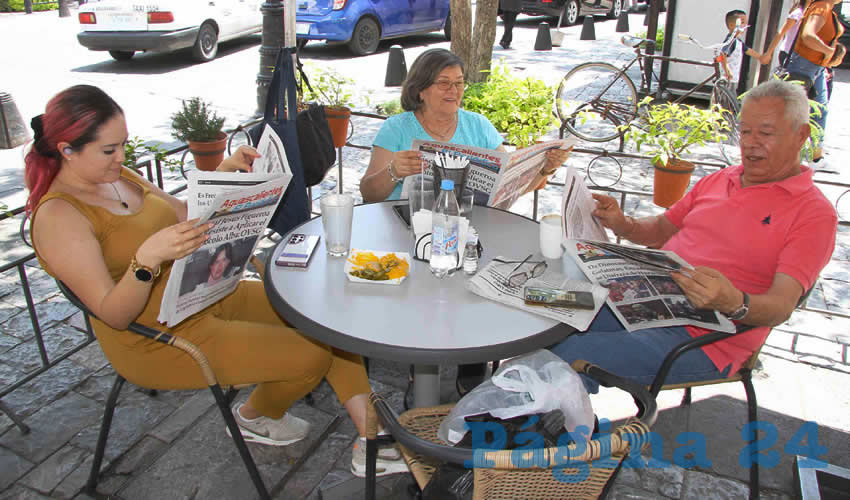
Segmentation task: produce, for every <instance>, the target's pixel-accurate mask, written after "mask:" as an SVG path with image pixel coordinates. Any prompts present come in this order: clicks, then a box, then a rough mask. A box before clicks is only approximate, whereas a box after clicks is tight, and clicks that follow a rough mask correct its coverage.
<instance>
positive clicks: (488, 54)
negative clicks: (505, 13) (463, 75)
mask: <svg viewBox="0 0 850 500" xmlns="http://www.w3.org/2000/svg"><path fill="white" fill-rule="evenodd" d="M498 12H499V0H477V6H476V8H475V21H476V22H475V34H474V36H473V37H472V47H471V49H470V57H469V59H468V60H466V61H467V68H468V69H467V74H468V75H469V78H468V79H469V81H470V82H483V81H484V80H486V79H487V77H488V76H490V73H489V71H490V60H491V59H492V58H493V42H494V41H495V40H496V16H497V15H498Z"/></svg>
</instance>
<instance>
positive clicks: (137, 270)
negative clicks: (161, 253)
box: [130, 255, 162, 283]
mask: <svg viewBox="0 0 850 500" xmlns="http://www.w3.org/2000/svg"><path fill="white" fill-rule="evenodd" d="M130 269H131V270H132V271H133V276H134V277H135V278H136V279H137V280H139V281H142V282H145V283H147V282H150V281H153V280H154V279H156V278H157V277H159V273H160V272H162V266H157V268H156V270H155V271H154V270H153V269H152V268H150V267H148V266H145V265H143V264H139V261H137V260H136V256H135V255H134V256H133V259H132V260H131V261H130Z"/></svg>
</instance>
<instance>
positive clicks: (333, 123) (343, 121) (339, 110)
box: [325, 107, 351, 148]
mask: <svg viewBox="0 0 850 500" xmlns="http://www.w3.org/2000/svg"><path fill="white" fill-rule="evenodd" d="M325 116H327V118H328V127H330V129H331V135H332V136H333V138H334V147H336V148H341V147H343V146H345V140H346V139H348V122H349V120H351V110H350V109H348V108H343V107H326V108H325Z"/></svg>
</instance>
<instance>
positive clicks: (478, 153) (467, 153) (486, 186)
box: [402, 137, 576, 209]
mask: <svg viewBox="0 0 850 500" xmlns="http://www.w3.org/2000/svg"><path fill="white" fill-rule="evenodd" d="M575 143H576V138H574V137H570V138H568V139H559V140H554V141H548V142H543V143H540V144H535V145H533V146H529V147H527V148H523V149H520V150H518V151H514V152H512V153H510V152H507V151H497V150H495V149H485V148H476V147H472V146H465V145H462V144H452V143H448V142H439V141H422V140H419V139H417V140H415V141H413V145H412V147H411V149H414V150H418V151H421V152H422V153H423V155H424V157H425V159H428V160H433V159H434V157H435V156H436V155H437V153H443V154H450V155H452V156H461V157H464V158H466V159H468V160H469V173H468V174H467V177H466V185H467V187H470V188H472V189H474V190H475V191H478V192H481V193H485V194H486V195H488V198H487V206H490V207H496V208H502V209H508V208H510V206H511V205H513V203H514V201H516V199H517V198H519V197H520V196H522V194H523V193H525V192H526V191H527V190H528V189H529V188H530V187H531V183H532V182H534V179H535V177H536V176H537V174H538V173H539V172H540V170H541V169H542V168H543V163H544V161H545V160H546V152H547V151H549V150H552V149H570V148H572V147H573V145H575ZM424 173H425V174H426V175H433V174H432V173H431V169H430V168H429V167H426V168H425V169H424ZM412 179H413V178H412V177H406V178H405V179H404V184H403V186H402V198H406V197H407V196H406V193H408V192H409V190H410V183H411V182H412Z"/></svg>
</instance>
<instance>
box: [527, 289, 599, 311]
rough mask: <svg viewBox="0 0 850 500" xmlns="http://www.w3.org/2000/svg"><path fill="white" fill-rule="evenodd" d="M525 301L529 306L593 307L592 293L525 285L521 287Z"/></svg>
mask: <svg viewBox="0 0 850 500" xmlns="http://www.w3.org/2000/svg"><path fill="white" fill-rule="evenodd" d="M523 298H524V299H525V303H526V304H528V305H531V306H551V307H568V308H570V309H591V310H592V309H593V308H594V303H593V294H592V293H590V292H579V291H569V290H559V289H557V288H542V287H536V286H527V287H525V288H523Z"/></svg>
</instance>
